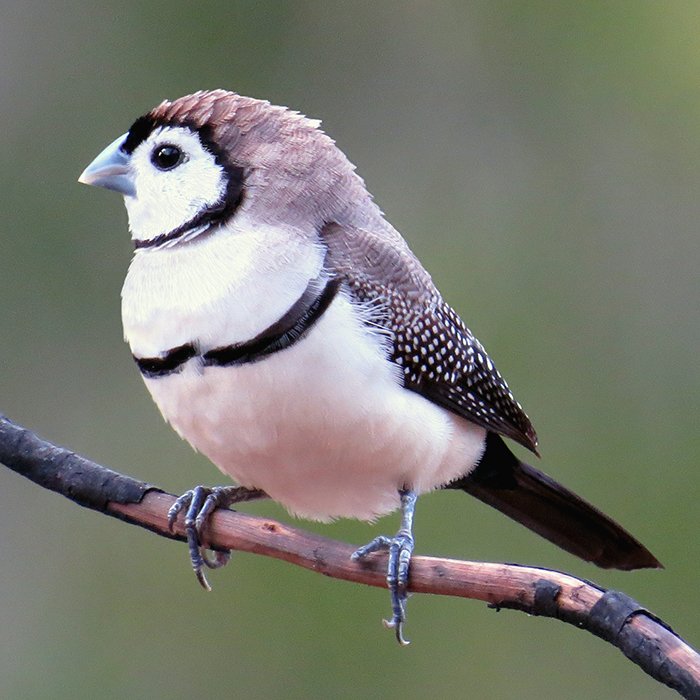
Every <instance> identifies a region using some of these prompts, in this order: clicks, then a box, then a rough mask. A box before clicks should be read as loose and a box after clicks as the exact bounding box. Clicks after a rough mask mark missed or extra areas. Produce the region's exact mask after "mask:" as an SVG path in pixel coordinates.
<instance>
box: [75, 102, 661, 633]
mask: <svg viewBox="0 0 700 700" xmlns="http://www.w3.org/2000/svg"><path fill="white" fill-rule="evenodd" d="M80 181H81V182H83V183H86V184H89V185H96V186H99V187H105V188H107V189H112V190H116V191H117V192H120V193H121V194H122V195H123V196H124V202H125V205H126V209H127V212H128V217H129V228H130V230H131V236H132V239H133V243H134V249H135V250H134V256H133V259H132V261H131V264H130V266H129V271H128V274H127V276H126V280H125V282H124V287H123V290H122V318H123V324H124V335H125V337H126V340H127V342H128V343H129V345H130V347H131V352H132V354H133V356H134V359H135V361H136V364H137V366H138V368H139V370H140V372H141V374H142V375H143V378H144V381H145V383H146V386H147V388H148V390H149V391H150V393H151V395H152V396H153V398H154V400H155V402H156V404H157V405H158V407H159V408H160V410H161V412H162V414H163V416H164V417H165V419H166V420H167V421H168V422H169V423H170V424H171V425H172V426H173V427H174V428H175V430H176V431H177V432H178V433H179V434H180V435H181V436H182V437H183V438H185V439H186V440H187V441H188V442H189V443H190V444H191V445H192V446H193V447H194V448H195V449H197V450H199V451H200V452H202V453H203V454H205V455H206V456H207V457H209V459H211V461H212V462H214V464H215V465H216V466H217V467H218V468H219V469H221V471H223V472H224V473H226V474H227V475H229V476H230V477H232V478H233V479H234V480H235V481H236V482H238V484H239V485H240V486H238V487H233V486H229V487H216V488H212V489H209V488H205V487H196V488H195V489H193V490H191V491H189V492H187V493H186V494H185V495H184V496H182V497H181V498H180V499H179V500H178V502H177V504H176V506H175V507H174V508H173V510H172V511H171V514H170V515H171V524H172V522H174V519H175V517H176V515H177V513H178V512H179V511H180V510H182V509H186V510H187V517H186V523H187V531H188V540H189V544H190V552H191V556H192V563H193V566H194V569H195V572H196V573H197V575H198V578H199V579H200V582H202V584H203V585H205V586H206V579H205V578H204V575H203V573H202V567H203V565H204V564H207V565H210V566H215V565H218V564H220V563H222V559H221V558H220V559H218V560H213V561H211V560H210V559H209V558H207V557H206V556H203V548H202V543H201V538H200V533H201V529H202V524H203V522H204V521H205V520H206V517H207V516H208V515H209V514H210V513H211V511H212V510H213V509H214V508H215V507H217V506H219V505H231V504H233V503H235V502H239V501H242V500H250V499H252V498H258V497H264V496H269V497H270V498H272V499H274V500H275V501H278V502H279V503H281V504H282V505H283V506H285V507H286V508H287V509H288V510H289V511H290V512H291V513H293V514H294V515H297V516H301V517H304V518H309V519H313V520H322V521H328V520H331V519H333V518H359V519H361V520H370V521H371V520H374V519H375V518H377V517H379V516H382V515H385V514H387V513H390V512H392V511H394V510H396V509H400V510H401V528H400V529H399V531H398V533H397V535H396V536H395V537H378V538H376V539H375V540H373V541H372V542H370V543H369V544H368V545H366V546H364V547H362V548H360V549H358V550H357V551H356V552H355V554H354V555H353V556H354V558H356V559H362V558H363V557H366V556H368V555H370V554H371V553H372V552H375V551H377V550H382V549H386V550H388V552H389V557H388V574H387V582H388V587H389V589H390V591H391V599H392V619H391V620H390V622H389V623H387V624H388V625H389V626H390V627H392V628H394V630H395V633H396V636H397V639H398V640H399V641H400V642H403V641H404V638H403V632H402V628H403V624H404V621H405V614H406V613H405V604H406V595H407V593H406V591H407V579H408V573H409V565H410V558H411V553H412V551H413V546H414V542H413V532H412V530H413V528H412V525H413V513H414V507H415V503H416V498H417V496H418V495H420V494H422V493H425V492H427V491H431V490H433V489H439V488H458V489H462V490H464V491H466V492H468V493H471V494H472V495H474V496H476V497H477V498H479V499H481V500H482V501H484V502H486V503H488V504H489V505H491V506H494V507H495V508H497V509H499V510H501V511H502V512H504V513H505V514H506V515H508V516H510V517H511V518H514V519H515V520H517V521H519V522H521V523H522V524H524V525H525V526H526V527H528V528H530V529H531V530H534V531H535V532H537V533H538V534H540V535H542V536H543V537H546V538H547V539H549V540H550V541H551V542H553V543H555V544H557V545H559V546H560V547H562V548H564V549H565V550H567V551H569V552H572V553H573V554H576V555H578V556H579V557H581V558H583V559H585V560H587V561H591V562H594V563H595V564H597V565H599V566H602V567H611V568H618V569H636V568H642V567H658V566H660V564H659V562H658V561H657V560H656V559H655V557H654V556H652V554H650V552H649V551H648V550H647V549H646V548H645V547H644V546H642V545H641V544H640V543H639V542H638V541H637V540H636V539H634V538H633V537H632V536H631V535H630V534H628V533H627V532H626V531H625V530H623V529H622V528H621V527H620V526H619V525H617V524H616V523H615V522H613V521H612V520H611V519H610V518H608V517H607V516H605V515H604V514H602V513H601V512H600V511H598V510H596V509H595V508H594V507H592V506H591V505H589V504H588V503H586V502H585V501H583V500H582V499H581V498H579V497H578V496H576V495H575V494H574V493H572V492H571V491H569V490H568V489H566V488H565V487H563V486H561V485H559V484H558V483H556V482H555V481H554V480H553V479H551V478H550V477H548V476H546V475H545V474H543V473H541V472H540V471H538V470H536V469H534V468H533V467H531V466H529V465H527V464H525V463H523V462H522V461H520V460H519V459H518V458H517V457H515V456H514V455H513V454H512V453H511V451H510V450H509V448H508V447H507V445H506V443H505V442H504V440H503V437H506V438H510V439H511V440H514V441H515V442H518V443H520V444H521V445H524V446H525V447H526V448H528V449H529V450H531V451H532V452H534V453H535V454H537V436H536V434H535V431H534V429H533V427H532V425H531V424H530V421H529V419H528V417H527V416H526V415H525V413H524V412H523V409H522V408H521V407H520V404H518V403H517V401H516V400H515V398H514V397H513V394H512V393H511V391H510V389H509V388H508V386H507V384H506V382H505V381H504V380H503V378H502V377H501V375H500V374H499V372H498V370H497V369H496V368H495V366H494V364H493V362H492V361H491V359H490V358H489V356H488V355H487V354H486V352H485V350H484V348H483V347H482V346H481V344H480V343H479V341H478V340H477V339H476V338H475V337H474V336H473V335H472V333H471V332H470V330H469V329H468V328H467V327H466V326H465V325H464V323H463V322H462V320H461V319H460V318H459V316H458V315H457V313H456V312H455V311H454V310H453V309H452V308H451V307H450V306H449V305H448V304H447V303H446V302H445V301H444V300H443V298H442V297H441V296H440V293H439V292H438V290H437V288H436V287H435V284H434V283H433V281H432V279H431V277H430V275H429V274H428V273H427V272H426V271H425V269H424V268H423V266H422V265H421V264H420V262H419V261H418V260H417V259H416V257H415V256H414V255H413V253H412V252H411V251H410V249H409V247H408V245H407V244H406V242H405V240H404V239H403V238H402V237H401V235H400V234H399V233H398V232H397V231H396V229H394V228H393V227H392V226H391V225H390V224H389V223H388V222H387V221H386V220H385V219H384V216H383V214H382V212H381V211H380V209H379V207H378V206H377V205H376V204H375V203H374V201H373V200H372V197H371V195H370V194H369V192H368V191H367V189H366V188H365V185H364V182H363V181H362V179H361V178H360V177H359V176H358V175H357V174H356V173H355V168H354V166H353V165H352V164H351V163H350V162H349V161H348V159H347V158H346V156H345V155H344V154H343V153H342V152H341V151H340V149H338V148H337V147H336V146H335V144H334V142H333V141H332V140H331V139H330V138H329V137H328V136H327V135H326V134H325V133H324V132H323V131H321V130H320V128H319V123H318V122H317V121H314V120H311V119H307V118H305V117H303V116H302V115H300V114H299V113H297V112H294V111H291V110H289V109H287V108H284V107H277V106H273V105H271V104H270V103H269V102H266V101H262V100H256V99H251V98H248V97H243V96H241V95H238V94H235V93H232V92H226V91H223V90H214V91H211V92H197V93H195V94H193V95H187V96H185V97H182V98H180V99H178V100H175V101H172V102H170V101H165V102H162V103H161V104H160V105H158V106H157V107H156V108H154V109H153V110H152V111H150V112H148V114H146V115H145V116H142V117H140V118H139V119H137V120H136V121H135V122H134V124H133V125H132V126H131V128H130V129H129V131H128V132H127V133H126V134H124V135H123V136H120V137H119V138H118V139H117V140H116V141H114V142H113V143H112V144H111V145H110V146H108V147H107V148H106V149H105V150H104V151H103V152H102V153H100V155H98V156H97V158H95V160H94V161H93V162H92V163H91V164H90V165H89V166H88V167H87V169H86V170H85V171H84V172H83V174H82V175H81V177H80Z"/></svg>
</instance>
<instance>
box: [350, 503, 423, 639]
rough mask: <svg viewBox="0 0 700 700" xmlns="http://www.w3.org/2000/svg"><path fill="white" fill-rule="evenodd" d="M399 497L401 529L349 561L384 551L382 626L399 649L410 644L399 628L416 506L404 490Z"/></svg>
mask: <svg viewBox="0 0 700 700" xmlns="http://www.w3.org/2000/svg"><path fill="white" fill-rule="evenodd" d="M400 494H401V514H402V517H401V529H400V530H399V531H398V532H397V533H396V536H395V537H386V536H385V535H380V536H379V537H375V538H374V539H373V540H372V541H371V542H369V543H368V544H366V545H365V546H364V547H360V548H359V549H357V550H356V551H355V552H353V554H352V559H353V561H357V560H359V559H363V558H364V557H366V556H368V555H369V554H372V553H373V552H378V551H382V550H388V552H389V561H388V564H387V574H386V585H387V588H388V589H389V592H390V594H391V611H392V617H391V620H384V626H385V627H387V628H388V629H393V630H394V632H395V634H396V641H397V642H398V643H399V644H401V645H402V646H406V645H407V644H410V642H409V641H408V640H407V639H405V638H404V636H403V626H404V623H405V622H406V601H407V600H408V573H409V569H410V566H411V555H412V554H413V546H414V541H413V532H412V531H413V511H414V509H415V504H416V494H415V493H413V492H412V491H408V490H404V491H401V492H400Z"/></svg>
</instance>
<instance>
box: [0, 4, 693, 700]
mask: <svg viewBox="0 0 700 700" xmlns="http://www.w3.org/2000/svg"><path fill="white" fill-rule="evenodd" d="M699 32H700V6H699V5H698V4H697V3H695V2H673V1H671V2H664V3H653V2H633V1H629V2H627V1H618V2H586V3H579V2H569V1H562V2H551V1H549V2H545V1H541V2H539V1H535V2H527V3H526V2H501V1H498V0H496V1H493V0H481V1H476V2H457V1H455V2H441V3H435V2H427V1H425V2H418V1H414V2H378V3H377V2H374V3H370V2H364V1H362V2H352V3H350V2H346V3H340V2H320V1H317V2H273V1H271V0H262V1H258V2H254V3H253V2H240V1H232V0H226V1H221V2H203V3H187V2H180V1H179V0H168V1H167V2H165V1H148V0H144V1H142V2H129V1H127V2H122V3H119V4H116V3H115V4H107V3H105V4H96V3H88V2H85V1H84V0H68V1H67V2H63V3H53V4H49V3H41V2H15V1H14V0H4V2H2V3H1V4H0V123H1V124H2V128H1V129H0V162H1V163H2V167H0V211H1V212H2V219H1V222H2V223H0V338H1V340H0V397H1V398H0V410H2V411H3V412H5V413H6V414H7V415H9V416H10V417H12V418H13V419H15V420H18V421H20V422H22V423H24V424H26V425H28V426H30V427H32V428H34V429H35V430H37V431H38V432H39V433H40V434H41V435H43V436H45V437H48V438H50V439H53V440H55V441H58V442H60V443H62V444H65V445H68V446H70V447H71V448H72V449H75V450H76V451H79V452H81V453H83V454H86V455H88V456H90V457H92V458H94V459H96V460H98V461H101V462H103V463H105V464H108V465H110V466H112V467H114V468H116V469H119V470H122V471H126V472H127V473H131V474H134V475H137V476H139V477H141V478H143V479H146V480H150V481H152V482H154V483H157V484H160V485H162V486H164V487H165V488H167V489H170V490H172V491H176V492H177V491H182V490H184V489H185V488H187V487H189V486H191V485H192V484H194V483H199V482H205V483H206V482H208V483H216V482H219V481H220V475H219V473H218V472H217V471H216V470H215V469H214V468H213V467H211V465H209V464H208V463H207V461H206V460H204V459H202V458H201V457H198V456H196V455H194V454H193V453H192V451H191V450H190V449H189V448H188V447H187V445H185V444H184V443H181V442H180V440H179V439H178V438H177V437H176V436H175V435H174V433H172V431H171V430H170V429H169V428H168V427H167V426H165V425H164V423H163V422H162V420H161V418H160V416H159V414H158V413H157V411H156V409H155V407H154V406H153V405H152V404H151V401H150V399H149V398H148V396H147V394H146V392H145V390H144V389H143V387H142V386H141V381H140V379H139V377H138V373H137V372H136V370H135V368H134V367H133V366H132V361H131V359H130V356H129V352H128V350H127V348H126V346H125V345H124V344H123V343H122V341H121V328H120V319H119V289H120V285H121V281H122V278H123V275H124V273H125V269H126V266H127V264H128V260H129V254H130V244H129V240H128V236H127V233H126V223H125V213H124V211H123V207H122V204H121V202H120V201H118V198H117V197H116V196H114V195H113V194H110V193H107V192H98V191H95V190H90V189H88V188H85V187H81V186H79V185H78V184H77V182H76V178H77V176H78V174H79V173H80V171H81V170H82V168H83V167H84V166H85V165H86V164H87V163H88V162H89V160H91V159H92V157H93V156H94V155H95V154H96V153H97V152H98V151H99V150H100V149H101V148H102V147H103V146H104V145H106V144H107V143H108V142H109V141H111V140H112V139H113V138H115V137H116V136H117V135H118V134H120V133H122V132H123V131H125V130H126V129H127V128H128V126H129V125H130V123H131V121H132V120H133V119H134V118H135V117H136V116H138V115H139V114H141V113H143V112H145V111H147V110H148V109H149V108H150V107H151V106H153V105H154V104H155V103H157V102H158V101H160V100H161V99H162V98H164V97H177V96H179V95H181V94H184V93H186V92H190V91H193V90H196V89H199V88H205V87H207V88H213V87H226V88H231V89H235V90H237V91H239V92H242V93H244V94H250V95H253V96H256V97H265V98H268V99H270V100H271V101H273V102H276V103H282V104H287V105H290V106H293V107H295V108H298V109H300V110H302V111H304V112H305V113H306V114H308V115H309V116H313V117H321V118H323V120H324V125H325V128H326V129H327V131H328V132H329V133H330V134H331V135H332V136H333V137H334V138H335V139H336V140H337V142H338V144H339V145H340V146H341V147H342V148H343V149H344V150H345V151H346V152H347V153H348V155H349V156H350V158H351V160H353V161H354V162H355V163H357V164H358V166H359V171H360V173H361V174H362V175H363V176H364V178H365V180H366V182H367V184H368V186H369V188H370V189H371V191H372V192H373V193H374V194H375V196H376V198H377V200H378V201H379V203H380V205H381V206H382V207H383V208H384V210H385V211H386V212H387V215H388V217H389V219H390V220H391V221H392V222H393V223H394V224H395V225H396V226H397V227H398V228H399V229H400V230H401V231H402V232H403V233H404V235H405V236H406V237H407V238H408V240H409V242H410V243H411V245H412V246H413V248H414V250H415V251H416V252H417V253H418V255H419V256H420V257H421V258H422V260H423V261H424V263H425V264H426V266H427V267H428V268H429V269H430V270H431V272H432V273H433V275H434V277H435V279H436V281H437V282H438V284H439V285H440V287H441V289H442V290H443V293H444V295H445V296H446V297H447V298H448V300H449V301H450V302H451V303H452V304H453V305H454V306H455V307H456V308H457V309H458V310H459V311H460V313H461V314H462V315H463V317H464V318H465V319H466V320H467V322H468V323H469V325H470V326H471V327H472V329H473V330H474V331H475V332H476V333H477V335H478V336H479V337H480V338H481V339H482V340H483V342H484V343H485V345H486V346H487V348H488V349H489V351H490V353H491V355H492V356H493V357H494V358H495V360H496V362H497V363H498V365H499V368H500V369H501V371H502V372H503V373H504V374H505V376H506V377H507V378H508V380H509V382H510V384H511V386H512V387H513V388H514V390H515V392H516V394H517V396H518V397H519V399H520V401H521V402H522V403H523V404H524V406H525V408H526V410H527V411H528V412H529V414H530V416H531V417H532V419H533V421H534V423H535V425H536V426H537V428H538V430H539V433H540V439H541V445H542V452H543V456H544V459H543V461H542V465H543V467H544V468H545V469H546V470H548V471H550V472H551V473H552V474H554V475H555V476H556V477H557V478H559V479H561V480H562V481H564V482H565V483H566V484H568V485H570V486H571V487H573V488H575V489H576V490H578V491H579V492H581V493H582V494H584V495H585V496H587V497H588V498H590V499H591V500H592V501H593V502H594V503H596V504H598V505H599V506H600V507H601V508H603V509H604V510H606V511H607V512H609V513H610V514H611V515H613V516H615V517H617V518H618V519H619V520H620V521H621V522H623V523H624V524H625V525H626V526H628V527H629V528H630V529H631V530H632V532H634V533H635V534H636V535H638V536H639V537H640V538H641V539H642V540H643V541H644V542H645V543H646V544H647V545H648V546H649V547H650V548H651V549H652V551H653V552H654V553H655V554H657V556H658V557H659V558H660V559H661V560H662V561H663V562H664V563H665V564H666V567H667V569H666V570H665V571H661V572H640V573H633V574H622V573H614V572H604V571H600V570H596V569H595V568H594V567H592V566H589V565H587V564H585V563H583V562H580V561H578V560H575V559H574V558H572V557H570V556H568V555H567V554H565V553H562V552H560V551H558V550H557V549H555V548H554V547H553V546H550V545H549V544H548V543H546V542H544V541H542V540H540V539H539V538H537V537H535V536H534V535H531V534H530V533H528V532H527V531H525V530H524V529H522V528H519V527H517V526H516V525H514V524H512V523H510V522H509V521H507V520H506V519H505V518H503V517H502V516H500V515H499V514H497V513H495V512H492V511H490V510H489V509H488V508H486V507H485V506H482V505H481V504H479V503H477V502H475V501H474V500H471V499H468V498H466V497H465V496H463V495H462V494H456V493H449V494H433V495H431V496H428V497H425V498H424V499H422V500H421V502H420V503H419V506H418V514H417V550H418V552H419V553H430V554H439V555H447V556H454V557H465V558H475V559H487V560H496V561H504V560H505V561H516V562H522V563H530V564H537V565H543V566H549V567H555V568H561V569H564V570H567V571H570V572H572V573H574V574H577V575H580V576H583V577H586V578H591V579H593V580H595V581H597V582H599V583H600V584H602V585H604V586H611V587H618V588H620V589H622V590H624V591H626V592H627V593H629V594H630V595H632V596H634V597H636V598H638V599H639V600H640V601H642V602H643V603H644V604H646V605H648V606H649V607H650V608H651V609H652V610H654V611H655V612H656V613H658V614H659V615H661V616H662V617H663V618H664V619H666V620H667V621H668V622H669V623H671V624H672V625H674V626H675V627H676V628H677V629H678V631H679V632H681V634H683V635H684V636H685V637H686V638H687V639H688V641H689V642H691V643H694V644H695V645H696V646H697V645H698V644H700V619H699V616H698V611H699V608H698V604H697V596H696V592H697V579H698V572H699V564H698V562H699V561H700V541H699V539H698V536H697V533H698V513H699V512H700V509H699V507H698V489H699V486H700V470H698V463H699V461H700V430H699V429H698V428H699V427H700V425H699V423H700V421H699V420H698V416H699V415H700V410H699V409H698V400H697V397H698V395H699V394H700V372H699V371H698V347H699V346H700V313H699V311H698V298H699V292H700V284H699V275H698V263H699V262H700V243H699V237H698V219H699V218H700V217H699V215H700V196H699V192H700V78H699V76H700V44H698V40H697V37H698V34H699ZM250 510H251V511H256V512H261V513H266V514H269V515H272V516H275V517H280V518H287V517H288V516H287V515H286V514H285V513H284V512H282V511H281V509H279V508H277V507H276V506H274V505H273V504H256V505H251V506H250ZM313 527H314V529H317V530H318V531H320V532H323V533H325V534H327V535H330V536H333V537H338V538H342V539H346V540H349V541H353V542H357V543H362V542H365V541H367V540H369V539H370V538H371V537H372V536H374V535H375V534H377V533H378V532H380V531H387V532H391V531H393V530H394V528H395V527H396V519H395V518H388V519H386V520H384V521H383V522H381V523H380V524H379V525H377V526H374V527H370V526H367V525H362V524H358V523H351V522H341V523H336V524H334V525H331V526H313ZM0 532H1V533H2V535H1V536H0V560H1V561H2V566H0V601H1V603H0V647H1V648H2V653H1V654H0V697H3V698H10V699H13V698H22V699H31V698H76V697H77V698H83V697H85V698H110V699H111V698H125V697H130V698H166V697H167V698H186V697H187V698H189V697H212V698H216V697H252V698H289V699H292V698H325V697H337V698H356V697H382V698H402V699H406V698H422V697H426V696H434V697H465V696H467V697H472V698H571V699H576V698H586V700H590V699H592V698H616V699H618V700H622V699H627V698H628V699H630V700H631V699H634V700H639V699H640V698H649V699H651V698H654V699H656V698H664V697H669V698H670V697H675V695H674V694H673V693H671V692H670V691H667V690H665V689H663V688H662V687H660V686H659V685H657V684H656V683H655V682H653V681H652V680H650V679H649V678H647V677H646V676H645V675H644V674H643V673H642V672H641V671H640V670H639V669H637V668H636V667H634V666H633V665H632V664H630V663H629V662H628V661H626V660H625V659H624V658H623V657H622V655H621V654H619V653H618V652H617V651H615V650H614V649H612V648H611V647H609V646H608V645H606V644H604V643H603V642H601V641H599V640H596V639H594V638H593V637H591V636H590V635H588V634H583V633H578V632H577V631H576V630H575V629H573V628H571V627H568V626H565V625H563V624H561V623H557V622H554V621H551V620H541V619H528V618H527V617H525V616H524V615H520V614H516V613H511V612H502V613H501V614H496V613H494V612H493V611H490V610H487V609H486V607H485V606H484V605H482V604H479V603H475V602H469V601H460V600H448V599H441V598H437V597H428V596H415V597H414V598H413V599H412V601H411V603H410V607H409V624H408V629H407V633H408V635H409V637H410V638H412V639H413V641H414V643H413V645H412V646H411V647H409V648H408V649H400V648H398V646H397V645H396V644H395V643H394V641H393V639H392V637H391V635H390V634H389V633H388V632H386V631H384V630H383V629H382V627H381V625H380V618H381V617H382V616H383V615H387V614H388V597H387V595H386V594H385V592H383V591H379V590H373V589H368V588H363V587H360V586H356V585H349V584H345V583H340V582H337V581H331V580H327V579H325V578H323V577H319V576H315V575H313V574H311V573H308V572H304V571H299V570H296V569H294V568H293V567H290V566H287V565H284V564H282V563H279V562H274V561H270V560H265V559H262V558H256V557H252V556H247V555H239V556H234V560H233V562H232V563H231V565H230V566H229V567H228V568H227V569H225V570H223V571H221V572H216V573H215V574H213V576H212V582H213V584H214V591H213V592H212V593H211V594H205V593H204V592H202V591H201V590H199V588H198V586H197V585H196V583H195V580H194V578H193V577H192V575H191V573H190V570H189V565H188V562H187V559H186V552H185V548H184V547H183V546H182V545H179V544H176V543H171V542H168V541H165V540H162V539H159V538H156V537H153V536H151V535H150V534H148V533H146V532H145V531H141V530H138V529H136V528H130V527H127V526H125V525H123V524H121V523H119V522H116V521H113V520H110V519H108V518H105V517H102V516H99V515H97V514H94V513H92V512H88V511H84V510H82V509H79V508H77V507H75V506H74V505H72V504H70V503H69V502H67V501H65V500H63V499H61V498H59V497H57V496H55V495H53V494H50V493H47V492H44V491H42V490H40V489H38V488H36V487H35V486H33V485H31V484H30V483H28V482H26V481H24V480H23V479H21V478H19V477H17V476H16V475H14V474H12V473H9V472H8V471H6V470H2V469H0Z"/></svg>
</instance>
